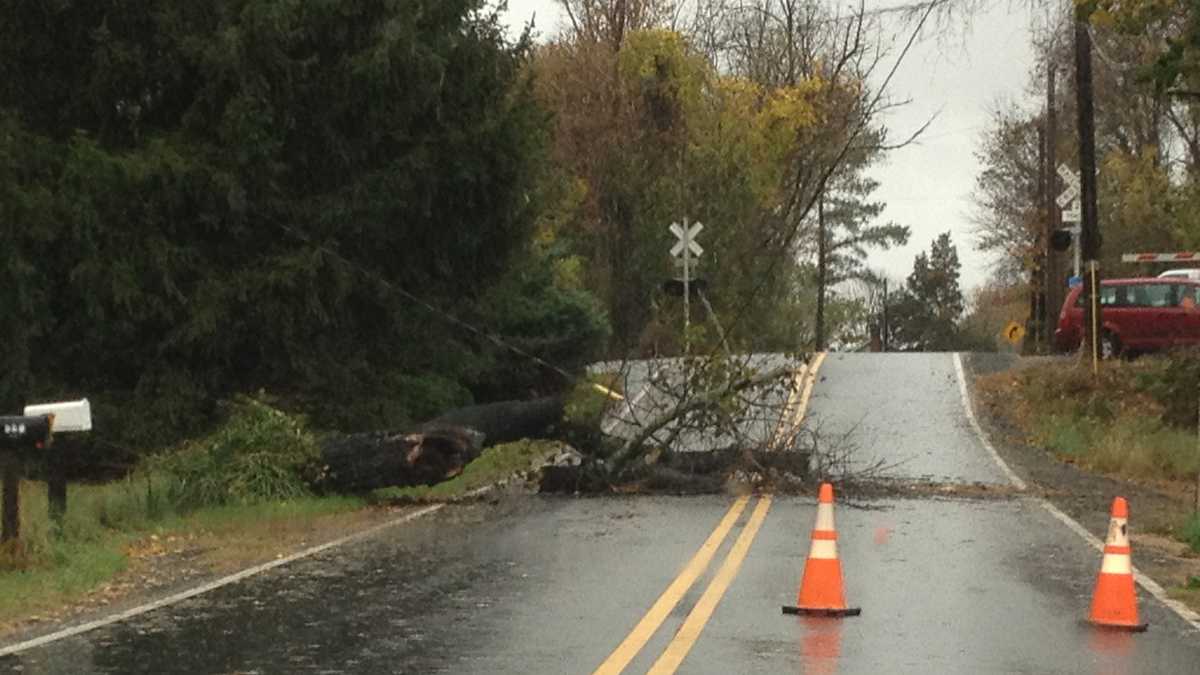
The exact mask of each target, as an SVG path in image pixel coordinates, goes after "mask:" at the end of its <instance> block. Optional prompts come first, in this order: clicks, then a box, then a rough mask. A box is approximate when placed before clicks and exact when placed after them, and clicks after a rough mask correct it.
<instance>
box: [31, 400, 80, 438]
mask: <svg viewBox="0 0 1200 675" xmlns="http://www.w3.org/2000/svg"><path fill="white" fill-rule="evenodd" d="M39 415H54V423H53V425H51V427H50V431H51V432H52V433H56V434H61V433H67V432H71V431H91V430H92V404H90V403H88V400H87V399H86V398H85V399H82V400H79V401H65V402H63V403H39V404H37V405H27V406H25V416H26V417H37V416H39Z"/></svg>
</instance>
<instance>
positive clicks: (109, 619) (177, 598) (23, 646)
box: [0, 504, 446, 656]
mask: <svg viewBox="0 0 1200 675" xmlns="http://www.w3.org/2000/svg"><path fill="white" fill-rule="evenodd" d="M445 506H446V505H445V504H433V505H431V506H426V507H425V508H423V509H420V510H417V511H414V512H412V513H409V514H406V515H404V516H401V517H399V518H396V519H395V520H389V521H387V522H386V523H380V524H379V525H375V526H374V527H370V528H367V529H365V530H363V531H362V532H355V533H354V534H351V535H347V536H345V537H342V538H341V539H335V540H333V541H330V542H327V543H324V544H320V545H319V546H312V547H309V548H306V549H304V550H303V551H299V552H297V553H293V554H292V555H289V556H286V557H283V558H279V559H276V560H272V561H271V562H268V563H263V564H262V565H256V566H255V567H251V568H248V569H244V570H242V571H241V572H236V573H234V574H230V575H229V576H226V577H222V578H220V579H217V580H215V581H210V582H209V583H207V584H203V585H201V586H197V587H195V588H189V589H188V590H186V591H182V592H179V593H176V594H174V595H170V596H167V597H165V598H162V599H159V600H155V601H154V602H149V603H146V604H144V605H139V606H137V607H133V608H130V609H127V610H125V611H123V612H118V613H116V614H111V615H109V616H106V617H104V618H102V619H96V620H95V621H89V622H87V623H83V624H79V625H78V626H71V627H70V628H64V629H63V630H60V631H56V632H54V633H50V634H48V635H43V636H42V637H39V638H34V639H32V640H26V641H25V642H18V643H17V644H15V645H10V646H8V647H4V648H3V649H0V656H9V655H12V654H17V653H19V652H23V651H27V650H30V649H34V648H36V647H41V646H43V645H47V644H50V643H52V642H57V641H59V640H62V639H65V638H69V637H74V636H76V635H80V634H83V633H87V632H89V631H93V630H96V629H97V628H103V627H104V626H108V625H111V624H114V623H118V622H121V621H125V620H126V619H132V618H133V617H136V616H140V615H142V614H145V613H147V612H152V611H154V610H156V609H161V608H163V607H167V606H169V605H174V604H176V603H179V602H182V601H184V600H187V599H189V598H194V597H196V596H197V595H201V594H203V593H208V592H209V591H213V590H216V589H218V588H221V587H222V586H228V585H229V584H232V583H236V582H238V581H241V580H243V579H247V578H249V577H252V576H254V575H256V574H261V573H263V572H266V571H268V570H273V569H275V568H276V567H282V566H283V565H286V564H288V563H291V562H295V561H297V560H300V559H302V558H308V557H310V556H313V555H316V554H318V553H321V552H322V551H327V550H329V549H331V548H336V547H338V546H342V545H344V544H348V543H350V542H352V541H356V540H358V539H365V538H367V537H369V536H371V535H373V534H376V533H377V532H380V531H382V530H386V529H388V528H390V527H396V526H397V525H403V524H405V523H410V522H412V521H414V520H416V519H418V518H421V517H423V516H427V515H429V514H431V513H434V512H436V511H438V510H440V509H442V508H443V507H445Z"/></svg>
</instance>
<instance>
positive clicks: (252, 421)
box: [152, 398, 318, 509]
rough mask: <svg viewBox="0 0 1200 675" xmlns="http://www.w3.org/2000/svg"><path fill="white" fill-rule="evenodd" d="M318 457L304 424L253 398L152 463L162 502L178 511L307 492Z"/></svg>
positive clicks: (282, 497) (271, 498) (242, 401)
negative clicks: (164, 495)
mask: <svg viewBox="0 0 1200 675" xmlns="http://www.w3.org/2000/svg"><path fill="white" fill-rule="evenodd" d="M317 456H318V450H317V445H316V441H315V439H314V438H313V436H312V435H311V434H310V433H309V432H308V431H306V430H305V427H304V423H303V422H302V421H301V420H299V419H297V418H295V417H292V416H290V415H287V414H286V413H283V412H281V411H279V410H276V409H275V408H272V407H271V406H269V405H267V404H265V403H263V402H261V401H256V400H253V399H246V398H243V399H239V400H237V401H235V402H234V403H233V404H231V410H230V414H229V417H228V419H227V420H226V422H225V423H224V424H223V425H222V426H221V427H220V428H218V429H217V430H216V431H215V432H213V433H212V434H211V435H209V436H208V437H206V438H203V439H201V440H199V441H193V442H190V443H187V444H185V445H184V446H183V447H182V448H180V449H178V450H176V451H174V452H172V453H169V454H167V455H164V456H162V457H159V458H157V459H155V460H154V461H153V462H152V464H153V470H155V471H157V472H160V473H161V474H163V475H164V476H165V477H166V478H167V484H168V487H167V490H168V500H169V501H171V502H172V503H173V504H175V505H176V506H178V507H180V508H184V509H192V508H197V507H202V506H218V505H224V504H251V503H256V502H263V501H276V500H286V499H294V498H297V497H302V496H306V495H309V494H311V492H310V490H309V487H308V482H307V481H306V480H305V477H306V474H307V471H308V470H309V468H310V467H311V466H313V463H314V462H315V460H316V458H317Z"/></svg>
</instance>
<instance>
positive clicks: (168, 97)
mask: <svg viewBox="0 0 1200 675" xmlns="http://www.w3.org/2000/svg"><path fill="white" fill-rule="evenodd" d="M564 5H565V7H566V8H567V9H569V10H570V11H569V15H570V24H569V26H568V27H567V28H566V29H565V30H564V31H563V32H562V33H561V34H559V35H557V36H555V37H551V38H550V39H548V40H547V41H546V42H544V43H542V44H535V43H534V42H533V40H531V38H530V36H529V35H526V36H524V37H522V38H520V39H517V40H513V39H511V38H510V37H508V35H507V33H506V31H505V29H504V28H503V26H502V24H501V22H500V20H499V17H498V15H497V10H496V7H494V6H493V5H491V4H490V3H486V2H484V1H483V0H405V1H400V0H342V1H339V2H304V3H295V2H285V1H284V0H212V1H209V2H198V3H165V2H156V1H154V0H134V1H133V2H129V1H125V2H111V1H106V0H89V1H88V2H83V1H77V0H59V1H57V2H51V3H47V2H33V1H31V0H0V15H3V16H4V17H5V20H4V21H3V22H0V238H2V241H3V246H0V307H2V308H3V312H4V319H5V320H4V322H3V326H2V327H0V336H2V338H0V343H2V344H3V345H4V346H5V348H4V349H3V350H0V369H2V372H3V377H0V404H2V405H3V409H4V410H14V409H16V408H18V407H19V406H20V405H21V404H23V403H24V402H26V401H29V400H31V399H35V398H44V397H50V396H83V395H86V396H89V397H91V398H92V400H93V401H94V403H95V405H96V408H97V427H98V431H97V433H96V438H97V443H99V444H100V445H102V446H104V447H105V448H108V449H110V450H111V449H142V448H146V447H153V446H157V445H161V444H163V443H167V442H170V441H173V440H175V439H178V438H180V437H183V436H187V435H189V434H192V433H194V432H196V431H198V430H200V429H202V428H204V427H205V426H206V425H207V424H209V423H210V422H211V419H212V417H213V415H214V412H215V403H216V402H217V401H218V400H220V399H222V398H224V397H228V396H230V395H231V394H234V393H238V392H258V391H264V392H266V393H267V394H268V395H271V396H274V397H277V398H278V400H279V401H281V403H282V404H283V405H285V406H286V407H290V408H293V409H297V410H300V411H303V412H306V413H307V414H309V415H310V416H311V417H312V418H313V420H314V421H315V422H317V423H318V425H319V426H322V427H325V428H340V429H347V430H359V429H369V428H381V427H393V428H394V427H398V426H402V425H404V424H407V423H409V422H411V421H414V420H418V419H422V418H426V417H429V416H432V415H433V414H435V413H436V412H438V411H440V410H442V409H445V408H447V407H450V406H453V405H456V404H461V403H466V402H470V401H473V400H474V401H487V400H495V399H499V398H511V397H523V396H527V395H530V394H532V393H535V392H544V391H546V390H550V389H554V388H557V387H561V386H563V385H565V384H567V382H566V381H565V380H566V379H567V378H566V377H564V372H565V374H567V375H569V374H571V373H574V372H575V371H576V370H577V369H578V368H579V366H580V365H581V364H583V363H585V362H587V361H588V360H591V359H594V358H597V357H599V356H600V355H602V354H604V353H605V352H607V353H608V354H609V355H614V356H626V355H635V354H644V353H651V352H654V351H656V350H657V351H659V352H662V353H671V352H673V351H675V350H677V349H678V348H679V341H680V335H679V330H678V325H679V323H680V321H679V318H678V313H677V312H678V308H677V304H678V302H679V299H678V298H673V297H671V296H669V295H666V294H664V293H662V292H661V291H660V290H659V289H660V288H661V286H662V282H663V281H664V280H666V279H668V278H670V277H671V276H672V275H673V274H674V273H675V272H674V270H673V268H672V265H671V262H670V260H669V258H668V256H667V250H668V249H669V247H670V243H671V240H670V235H669V234H668V232H667V226H668V225H669V224H670V223H671V222H672V221H678V220H681V219H682V218H684V217H688V218H690V219H692V220H698V221H702V222H704V223H705V225H706V230H705V238H704V241H703V243H704V245H705V247H706V248H707V249H708V253H706V255H705V257H704V258H703V261H702V263H701V267H700V268H699V270H698V272H697V273H698V274H699V275H701V276H703V277H705V279H706V280H707V282H708V286H707V288H708V295H707V297H706V298H705V299H706V300H709V301H710V302H711V305H712V306H713V308H714V310H715V313H716V315H717V316H718V317H719V318H720V320H721V321H722V323H723V325H724V328H725V330H726V332H727V333H728V338H729V339H730V341H731V343H733V345H734V346H735V348H737V349H746V350H749V349H798V348H804V347H808V346H812V345H813V344H814V343H816V342H825V343H827V342H828V341H829V340H830V339H832V338H838V337H843V338H846V339H859V340H865V336H863V335H855V336H840V333H839V331H843V330H844V329H845V328H846V327H847V326H851V325H857V324H855V322H854V317H855V316H861V314H862V313H863V312H865V311H866V308H865V306H864V305H863V303H861V302H860V301H859V300H856V299H854V298H850V297H842V296H839V294H838V293H837V292H835V291H834V290H832V289H833V288H834V286H835V285H836V284H837V282H839V281H841V280H844V279H848V278H851V277H854V276H855V275H856V274H859V273H860V272H861V270H862V264H863V260H864V258H865V256H866V253H867V251H868V249H870V248H871V247H886V246H890V245H894V244H897V243H902V242H904V241H905V240H906V238H907V235H908V232H907V229H906V228H904V227H901V226H897V225H893V224H885V223H879V222H877V218H878V215H879V212H880V210H881V208H882V207H881V205H880V204H878V203H877V202H876V201H875V200H873V198H872V193H873V191H874V189H875V187H876V186H875V185H874V183H873V182H872V181H871V180H870V179H869V178H868V177H867V176H866V170H867V169H868V168H869V167H870V165H871V163H872V162H874V161H876V160H877V159H878V158H880V157H881V156H882V154H883V153H884V152H886V149H887V146H888V143H889V141H888V139H887V137H886V133H885V131H884V129H883V127H882V126H881V124H880V123H879V120H878V115H879V113H880V112H881V111H882V110H883V109H884V108H885V107H886V105H887V103H886V99H884V98H882V97H880V96H879V92H877V91H873V90H872V88H871V87H870V86H868V84H867V77H868V75H869V74H870V73H871V71H872V69H873V68H874V67H875V66H876V65H877V63H878V60H879V58H880V52H879V51H878V49H877V45H875V44H874V43H872V37H871V35H872V33H871V31H872V26H871V25H870V19H869V17H868V16H866V15H864V14H862V13H861V12H859V13H854V12H850V13H847V12H844V11H842V10H836V9H834V8H832V6H829V5H826V4H824V3H822V2H819V1H817V0H804V1H801V0H752V1H749V2H743V3H739V4H738V5H737V6H736V7H735V6H732V5H730V4H729V3H723V2H716V1H714V2H700V3H691V4H689V5H687V7H688V8H690V9H688V10H686V11H684V9H682V8H681V7H680V6H677V5H676V4H675V3H670V2H665V1H658V0H611V1H606V2H593V1H588V2H582V1H577V0H565V2H564ZM818 285H820V287H821V288H822V289H824V292H822V293H818V292H817V287H818ZM818 296H819V297H820V298H821V301H820V302H818ZM818 305H819V306H820V307H821V310H820V312H819V313H820V314H821V315H822V318H823V321H822V323H823V324H824V325H822V326H820V328H818V325H817V322H815V321H814V318H813V317H814V316H815V315H816V314H818V311H817V307H818ZM818 330H820V332H821V333H823V334H822V335H820V336H818V335H817V334H816V332H817V331H818ZM706 339H711V340H712V341H711V342H708V343H706V342H704V341H705V340H706ZM697 340H698V341H699V344H713V345H715V344H716V342H715V337H713V336H711V335H710V336H709V338H706V337H705V335H703V334H700V335H698V336H697ZM530 356H535V357H537V358H539V359H541V360H542V361H543V362H544V363H548V364H552V366H553V367H547V366H545V365H538V364H537V363H535V362H534V360H532V359H531V358H530Z"/></svg>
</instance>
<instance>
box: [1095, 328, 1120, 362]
mask: <svg viewBox="0 0 1200 675" xmlns="http://www.w3.org/2000/svg"><path fill="white" fill-rule="evenodd" d="M1120 355H1121V341H1120V340H1118V339H1117V336H1116V335H1113V334H1112V333H1109V332H1108V331H1105V332H1104V334H1103V335H1101V336H1100V358H1102V359H1104V360H1105V361H1107V360H1109V359H1115V358H1117V357H1118V356H1120Z"/></svg>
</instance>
